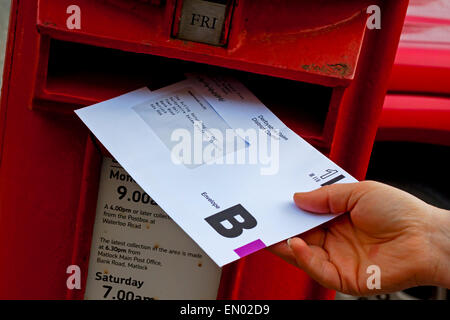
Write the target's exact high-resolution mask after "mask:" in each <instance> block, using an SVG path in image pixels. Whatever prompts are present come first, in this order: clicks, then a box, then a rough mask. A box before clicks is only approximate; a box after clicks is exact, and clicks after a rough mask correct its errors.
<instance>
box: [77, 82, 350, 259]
mask: <svg viewBox="0 0 450 320" xmlns="http://www.w3.org/2000/svg"><path fill="white" fill-rule="evenodd" d="M76 113H77V115H78V116H79V117H80V118H81V120H82V121H83V122H84V123H85V124H86V125H87V126H88V128H89V129H90V130H91V131H92V132H93V133H94V135H95V136H96V137H97V138H98V139H99V140H100V141H101V142H102V143H103V145H104V146H105V147H106V148H107V149H108V151H109V152H110V153H111V154H112V155H113V156H114V157H115V158H116V160H117V161H118V162H119V163H120V164H121V165H122V166H123V167H124V168H125V170H126V171H127V172H128V173H129V174H130V175H131V176H132V177H133V179H134V180H135V181H136V182H137V183H138V184H139V185H140V186H141V187H142V188H143V189H144V190H145V191H146V192H147V193H148V194H149V195H150V196H151V197H152V198H153V199H154V200H155V201H156V202H157V203H158V204H159V206H161V207H162V208H163V209H164V211H165V212H166V213H167V214H168V215H169V216H170V217H171V218H172V219H173V220H174V221H175V222H176V223H177V224H178V225H179V226H180V227H181V228H182V229H183V230H184V231H185V232H186V233H187V234H188V235H189V236H190V237H192V239H193V240H194V241H195V242H197V243H198V245H199V246H200V247H201V248H202V249H203V250H204V251H205V252H206V253H207V254H208V255H209V256H210V257H211V258H212V259H213V260H214V261H215V262H216V263H217V264H218V265H219V266H223V265H225V264H227V263H230V262H232V261H234V260H237V259H239V258H241V257H244V256H246V255H248V254H251V253H253V252H255V251H257V250H259V249H262V248H264V247H266V246H270V245H272V244H274V243H277V242H279V241H282V240H285V239H287V238H289V237H292V236H295V235H297V234H299V233H302V232H305V231H307V230H309V229H311V228H314V227H316V226H318V225H320V224H322V223H324V222H326V221H329V220H330V219H332V218H333V217H334V215H323V214H321V215H315V214H311V213H308V212H304V211H302V210H300V209H299V208H297V207H296V206H295V204H294V203H293V200H292V196H293V194H294V193H295V192H301V191H310V190H313V189H316V188H318V187H320V186H321V185H325V184H331V183H336V182H339V183H348V182H355V181H356V180H355V179H354V178H353V177H351V176H350V175H349V174H348V173H347V172H345V171H344V170H342V169H341V168H339V167H338V166H337V165H336V164H334V163H333V162H332V161H330V160H329V159H328V158H326V157H325V156H324V155H322V154H321V153H320V152H319V151H317V150H316V149H314V148H313V147H312V146H311V145H310V144H308V143H307V142H306V141H305V140H303V139H302V138H301V137H300V136H298V135H297V134H296V133H294V132H293V131H292V130H290V129H289V128H287V127H286V126H285V125H284V124H283V122H282V121H281V120H280V119H278V118H277V117H276V116H275V115H274V114H273V113H272V112H271V111H270V110H269V109H268V108H267V107H265V106H264V105H263V104H262V103H261V102H260V101H259V100H258V99H257V98H256V97H255V96H254V95H253V94H252V93H251V92H250V91H249V90H247V89H246V88H245V87H244V86H243V85H242V84H241V83H240V82H238V81H237V80H234V79H230V78H224V77H220V76H205V75H190V76H189V77H188V78H187V79H186V80H183V81H181V82H179V83H176V84H173V85H170V86H168V87H165V88H162V89H159V90H156V91H153V92H150V90H148V89H146V88H143V89H139V90H136V91H133V92H130V93H128V94H125V95H122V96H119V97H117V98H114V99H111V100H108V101H105V102H101V103H98V104H96V105H93V106H90V107H86V108H83V109H79V110H77V111H76ZM199 121H201V122H199ZM189 142H190V144H189ZM187 146H189V148H187Z"/></svg>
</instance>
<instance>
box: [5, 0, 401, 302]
mask: <svg viewBox="0 0 450 320" xmlns="http://www.w3.org/2000/svg"><path fill="white" fill-rule="evenodd" d="M407 2H408V1H407V0H398V1H391V0H376V1H373V0H370V1H369V0H362V1H361V0H348V1H339V2H337V1H335V0H323V1H310V0H299V1H293V0H279V1H273V0H258V1H253V0H239V1H212V0H211V1H206V0H184V1H181V0H178V1H177V0H166V1H157V0H149V1H142V0H76V1H74V0H39V1H18V0H13V1H12V10H11V12H12V16H11V20H10V29H9V35H8V48H7V51H6V52H7V54H6V58H5V71H4V83H3V87H2V100H1V108H0V111H1V112H0V117H1V121H0V132H2V139H1V140H0V160H1V171H0V190H2V192H0V203H1V206H0V220H1V221H2V223H1V224H0V245H1V246H3V247H2V248H1V250H0V252H1V257H0V258H1V260H2V261H14V263H2V264H0V273H1V274H3V275H12V274H27V277H26V278H20V277H9V276H8V277H7V279H6V280H5V281H0V298H9V299H11V298H12V299H14V298H21V299H23V298H40V299H44V298H53V299H61V298H65V297H67V298H77V299H82V298H84V297H85V295H84V294H85V290H86V287H85V286H86V283H87V274H88V272H89V270H88V269H89V268H88V267H89V266H88V262H89V256H90V251H91V242H92V239H93V236H94V235H93V226H94V221H95V217H96V207H97V203H103V201H106V200H104V199H108V197H103V198H102V196H103V195H105V194H107V193H108V192H109V191H108V190H109V189H108V188H110V187H111V186H112V184H104V183H103V184H102V187H100V191H99V183H100V177H101V176H102V171H101V170H102V169H101V168H102V164H101V163H102V158H103V156H107V154H104V153H102V152H101V146H99V145H98V144H97V142H96V141H95V139H92V137H91V136H90V134H89V132H88V130H87V129H86V128H85V127H84V126H83V125H82V124H81V122H80V120H79V119H77V118H76V117H75V115H74V113H73V110H74V109H76V108H78V107H81V106H85V105H90V104H93V103H96V102H99V101H102V100H105V99H108V98H112V97H114V96H117V95H120V94H122V93H125V92H127V91H130V90H133V89H137V88H139V87H142V86H148V87H149V88H150V89H156V88H158V87H161V86H164V85H167V84H170V83H172V82H174V81H177V80H179V78H180V77H183V74H184V73H185V72H189V71H212V72H219V73H226V74H232V75H233V76H235V77H237V78H238V79H239V80H241V81H242V82H243V83H244V84H245V85H246V86H247V87H248V88H249V89H250V90H251V91H252V92H253V93H254V94H255V95H256V96H257V97H258V98H259V99H260V100H261V101H262V102H263V103H264V104H266V105H267V106H268V107H269V108H270V109H271V110H272V111H273V112H274V113H275V114H276V115H277V116H279V117H280V118H281V120H283V121H284V122H285V123H286V124H287V125H288V126H289V127H290V128H292V129H293V130H294V131H296V132H297V133H299V134H300V135H301V136H302V137H304V138H305V139H307V140H308V141H309V142H311V143H312V144H313V145H314V146H315V147H318V148H320V150H321V151H323V152H324V153H325V154H327V155H329V156H330V158H331V159H332V160H333V161H335V162H336V163H337V164H338V165H340V166H341V167H343V168H344V169H346V171H348V172H349V173H350V174H352V175H353V176H355V177H356V178H359V179H361V178H363V177H364V174H365V170H366V168H367V164H368V159H369V156H370V152H371V148H372V143H373V140H374V138H375V132H376V128H377V120H378V116H379V114H380V110H381V107H382V102H383V97H384V93H385V90H386V85H387V80H388V76H389V71H390V68H391V66H392V63H393V61H394V56H395V52H396V46H397V43H398V39H399V36H400V32H401V27H402V23H403V19H404V15H405V13H406V7H407ZM373 4H376V5H378V6H379V7H380V9H381V12H382V15H383V20H382V21H383V25H382V28H381V29H380V30H368V29H366V20H367V13H366V9H367V7H368V6H369V5H373ZM73 5H76V6H77V8H78V9H79V14H80V16H79V17H78V19H80V20H79V21H78V22H79V23H78V24H76V27H75V28H72V27H71V28H69V27H68V19H69V18H70V17H71V14H73V13H71V11H68V8H70V7H71V6H73ZM68 12H69V13H68ZM105 161H109V162H104V163H106V165H108V164H109V165H113V163H112V162H111V161H112V160H105ZM105 172H106V176H108V175H107V173H108V172H107V171H105ZM114 174H115V173H114ZM120 174H124V175H125V173H123V172H120V173H118V175H119V177H120ZM104 176H105V175H104ZM104 176H103V178H104ZM104 180H105V179H104ZM174 183H176V182H174ZM114 186H116V188H115V190H116V192H117V190H118V188H119V187H121V186H125V187H131V185H125V184H120V185H114ZM134 187H135V186H134V185H133V188H134ZM113 190H114V189H113ZM121 190H122V191H121V192H122V193H123V191H124V190H123V189H121ZM134 191H137V189H136V190H134ZM98 195H99V197H98ZM136 197H138V193H136ZM99 199H100V200H99ZM101 199H103V200H101ZM132 199H133V198H132V197H131V200H132ZM136 199H138V198H136ZM140 199H141V200H142V194H140ZM98 200H99V201H98ZM147 200H149V199H148V198H147V196H144V202H145V201H147ZM149 201H150V200H149ZM136 210H137V209H136ZM144 211H145V210H144ZM143 219H147V218H145V217H144V218H143ZM145 223H148V224H150V227H149V228H151V227H152V225H151V221H150V220H149V221H148V222H145ZM135 224H137V223H135V222H133V223H132V226H134V225H135ZM146 227H147V225H146V224H144V225H143V228H146ZM11 230H13V231H14V232H12V231H11ZM99 230H100V229H99ZM149 230H150V229H149ZM99 232H100V235H101V232H102V230H100V231H99ZM97 236H98V234H97ZM130 241H131V240H130ZM130 241H125V242H124V241H121V242H120V243H117V246H118V247H120V246H121V245H122V243H125V246H126V245H127V242H130ZM135 242H137V241H135ZM119 244H120V245H119ZM36 245H38V246H39V250H37V249H36ZM157 249H158V248H157ZM131 250H132V251H136V250H134V249H133V248H131ZM152 250H153V249H152ZM185 251H186V252H189V251H188V250H185ZM192 255H193V256H194V258H195V259H200V258H199V257H200V256H199V255H198V252H195V250H194V252H192ZM139 259H140V258H138V259H137V260H139ZM151 260H152V259H150V261H151ZM155 260H156V259H155ZM193 261H194V260H193ZM195 262H196V263H197V265H194V266H193V267H195V268H193V269H194V270H195V271H193V272H195V274H196V276H198V272H199V270H202V269H201V268H203V267H206V266H205V265H203V264H202V267H200V266H199V265H198V264H201V263H203V262H202V261H200V260H198V261H197V260H195ZM152 263H155V262H152ZM30 265H32V266H33V268H31V269H30V268H29V266H30ZM69 265H77V266H79V267H80V270H81V273H82V282H81V289H80V290H70V289H68V287H67V286H66V280H67V274H66V270H67V266H69ZM191 267H192V266H191ZM105 271H109V270H107V269H105V270H102V272H100V275H97V274H96V273H91V274H92V276H93V277H94V278H95V277H97V276H98V277H100V280H99V281H102V280H101V279H105V280H108V281H109V280H110V279H112V280H114V281H115V279H116V278H112V277H110V276H111V275H110V274H109V275H108V274H107V272H105ZM217 274H218V273H211V274H210V276H211V279H213V278H214V277H215V276H216V275H217ZM105 276H106V277H105ZM112 276H114V275H112ZM169 278H170V277H167V279H169ZM121 279H122V280H120V279H119V280H118V281H123V282H124V283H125V284H127V283H129V284H131V285H133V284H134V285H135V286H134V287H135V288H137V287H138V286H139V285H140V283H141V282H139V281H141V280H139V279H134V278H133V277H132V276H131V275H130V277H121ZM133 281H134V282H133ZM134 287H133V288H134ZM175 287H176V286H175ZM133 290H134V289H133ZM208 290H209V289H208ZM211 290H212V289H211ZM214 290H217V288H216V289H214ZM214 290H212V292H213V293H212V295H213V296H214V293H215V291H214ZM136 292H137V291H136ZM185 292H189V290H185ZM118 294H119V293H118ZM127 294H128V293H126V292H124V293H120V295H121V296H127ZM133 294H134V293H133ZM129 295H130V296H131V295H132V294H129ZM208 296H211V291H209V295H208ZM332 296H333V293H332V292H330V291H328V290H325V289H323V288H321V287H319V286H318V285H317V284H315V283H314V282H313V281H312V280H311V279H310V278H309V277H307V276H306V274H304V273H302V272H299V271H298V270H297V269H295V268H293V267H291V266H290V265H288V264H286V263H284V262H282V261H281V260H279V259H278V258H277V257H274V256H272V255H270V254H269V253H268V252H265V251H260V252H257V253H255V254H253V255H250V256H248V257H244V258H243V259H241V260H240V261H239V262H237V263H234V264H231V265H228V266H226V267H225V268H223V270H222V272H221V278H220V286H219V290H218V294H217V297H219V298H243V299H258V298H261V299H265V298H268V299H275V298H290V299H302V298H307V299H313V298H330V297H332ZM150 298H151V297H150Z"/></svg>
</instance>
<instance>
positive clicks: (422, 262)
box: [269, 181, 450, 295]
mask: <svg viewBox="0 0 450 320" xmlns="http://www.w3.org/2000/svg"><path fill="white" fill-rule="evenodd" d="M294 201H295V203H296V205H297V206H298V207H299V208H301V209H303V210H305V211H309V212H314V213H318V214H321V213H335V214H340V213H344V214H342V215H341V216H339V217H337V218H335V219H334V220H332V221H330V222H329V223H327V224H325V225H322V226H319V227H317V228H315V229H312V230H310V231H308V232H306V233H303V234H301V235H299V237H294V238H291V239H290V240H289V241H288V242H289V243H288V242H286V241H283V242H280V243H278V244H275V245H273V246H272V247H270V248H269V250H270V251H271V252H273V253H275V254H277V255H279V256H280V257H282V258H283V259H285V260H286V261H288V262H290V263H292V264H294V265H296V266H298V267H299V268H301V269H303V270H304V271H305V272H306V273H308V274H309V275H310V276H311V277H312V278H313V279H315V280H316V281H317V282H319V283H320V284H321V285H323V286H325V287H327V288H331V289H334V290H337V291H340V292H343V293H347V294H352V295H373V294H380V293H387V292H393V291H397V290H401V289H405V288H408V287H412V286H417V285H438V286H446V287H447V288H448V287H449V286H450V275H449V273H450V272H449V271H450V212H448V211H446V210H443V209H439V208H436V207H433V206H431V205H428V204H427V203H425V202H423V201H421V200H419V199H418V198H416V197H414V196H412V195H410V194H408V193H406V192H404V191H401V190H399V189H396V188H393V187H390V186H388V185H385V184H382V183H378V182H373V181H364V182H359V183H351V184H335V185H329V186H325V187H323V188H320V189H317V190H314V191H311V192H307V193H296V194H295V195H294ZM370 265H376V266H378V267H379V268H380V272H381V283H380V284H381V287H380V289H369V288H368V285H367V279H368V277H369V276H370V274H368V273H367V267H368V266H370Z"/></svg>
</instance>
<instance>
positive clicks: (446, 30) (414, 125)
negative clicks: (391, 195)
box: [377, 0, 450, 146]
mask: <svg viewBox="0 0 450 320" xmlns="http://www.w3.org/2000/svg"><path fill="white" fill-rule="evenodd" d="M377 140H379V141H413V142H422V143H432V144H440V145H447V146H450V1H448V0H411V1H410V5H409V8H408V13H407V16H406V20H405V25H404V27H403V32H402V36H401V39H400V43H399V48H398V51H397V56H396V59H395V65H394V68H393V70H392V74H391V80H390V85H389V92H388V94H387V95H386V99H385V103H384V108H383V112H382V117H381V120H380V126H379V131H378V135H377Z"/></svg>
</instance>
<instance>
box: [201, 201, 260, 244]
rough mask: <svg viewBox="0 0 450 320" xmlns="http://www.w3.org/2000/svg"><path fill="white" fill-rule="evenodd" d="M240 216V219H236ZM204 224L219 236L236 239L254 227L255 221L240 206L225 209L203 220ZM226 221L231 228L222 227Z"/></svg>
mask: <svg viewBox="0 0 450 320" xmlns="http://www.w3.org/2000/svg"><path fill="white" fill-rule="evenodd" d="M238 216H240V217H241V218H242V219H239V220H241V221H239V220H238V219H236V217H238ZM205 220H206V222H208V223H209V225H210V226H211V227H213V228H214V230H216V231H217V232H218V233H219V234H220V235H221V236H224V237H226V238H236V237H238V236H240V235H241V234H242V231H243V230H244V229H252V228H254V227H256V225H257V222H256V219H255V218H254V217H253V216H252V215H251V214H250V213H249V212H248V211H247V210H246V209H245V208H244V207H243V206H242V205H240V204H237V205H235V206H233V207H231V208H228V209H225V210H223V211H221V212H219V213H216V214H214V215H212V216H209V217H207V218H205ZM226 221H228V224H231V228H227V227H225V226H224V224H223V222H226Z"/></svg>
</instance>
